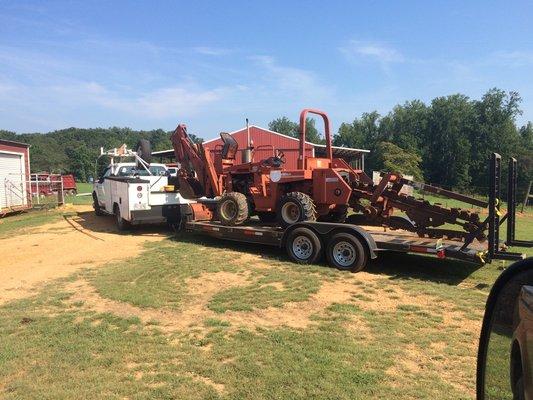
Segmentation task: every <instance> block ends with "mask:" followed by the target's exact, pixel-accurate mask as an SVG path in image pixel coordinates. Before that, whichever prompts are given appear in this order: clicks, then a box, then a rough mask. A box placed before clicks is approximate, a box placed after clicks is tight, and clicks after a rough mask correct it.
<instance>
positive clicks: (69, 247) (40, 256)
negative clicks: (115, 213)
mask: <svg viewBox="0 0 533 400" xmlns="http://www.w3.org/2000/svg"><path fill="white" fill-rule="evenodd" d="M73 210H74V211H76V212H77V215H76V216H73V217H67V219H68V220H62V221H60V222H56V223H52V224H46V225H42V226H39V227H37V228H33V229H31V230H29V232H27V233H24V234H21V235H17V236H12V237H8V238H3V239H2V240H1V244H0V249H1V250H2V254H8V255H9V257H2V258H0V276H2V279H1V280H0V304H2V303H5V302H8V301H11V300H15V299H19V298H22V297H26V296H28V295H31V294H33V293H34V290H35V288H36V287H37V286H39V285H41V284H43V283H47V282H49V281H52V280H54V279H57V278H62V277H66V276H68V275H70V274H72V273H73V272H75V271H76V270H79V269H82V268H95V267H98V266H101V265H103V264H105V263H107V262H109V261H115V260H120V259H125V258H128V257H134V256H136V255H138V254H139V253H140V252H141V251H142V249H143V246H142V244H143V243H144V242H146V241H156V240H162V239H164V238H165V237H166V236H167V235H166V232H165V231H163V230H162V229H161V232H157V231H154V230H146V231H145V230H142V231H136V232H135V234H134V235H119V234H117V233H118V232H117V230H116V228H115V226H114V220H113V218H111V217H96V216H95V215H94V213H93V212H92V208H91V206H74V207H73Z"/></svg>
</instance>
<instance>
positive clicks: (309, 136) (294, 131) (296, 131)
mask: <svg viewBox="0 0 533 400" xmlns="http://www.w3.org/2000/svg"><path fill="white" fill-rule="evenodd" d="M305 125H306V129H305V131H306V132H305V140H306V141H307V142H311V143H317V144H323V143H324V142H325V140H324V138H322V136H321V135H320V133H319V132H318V129H317V128H316V125H315V120H314V118H310V117H308V118H306V123H305ZM268 129H270V130H271V131H274V132H278V133H281V134H283V135H287V136H291V137H294V138H297V139H299V138H300V124H298V123H296V122H292V121H291V120H290V119H288V118H287V117H281V118H276V119H274V120H272V121H270V122H269V123H268Z"/></svg>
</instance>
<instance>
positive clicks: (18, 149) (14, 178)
mask: <svg viewBox="0 0 533 400" xmlns="http://www.w3.org/2000/svg"><path fill="white" fill-rule="evenodd" d="M29 185H30V145H29V144H26V143H21V142H15V141H12V140H4V139H0V215H2V214H6V213H8V212H11V211H19V210H23V209H25V208H29V207H30V206H31V193H30V190H29Z"/></svg>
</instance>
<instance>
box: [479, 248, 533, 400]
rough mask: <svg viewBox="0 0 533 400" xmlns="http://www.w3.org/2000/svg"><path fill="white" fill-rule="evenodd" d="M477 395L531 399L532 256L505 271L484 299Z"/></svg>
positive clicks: (532, 330)
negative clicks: (485, 299)
mask: <svg viewBox="0 0 533 400" xmlns="http://www.w3.org/2000/svg"><path fill="white" fill-rule="evenodd" d="M477 398H478V400H483V399H533V257H531V258H528V259H526V260H522V261H518V262H516V263H515V264H513V265H511V266H510V267H509V268H508V269H507V270H505V271H504V272H503V273H502V274H501V275H500V276H499V277H498V279H497V280H496V282H495V283H494V286H493V287H492V290H491V292H490V294H489V297H488V299H487V305H486V308H485V316H484V318H483V326H482V328H481V337H480V340H479V350H478V359H477Z"/></svg>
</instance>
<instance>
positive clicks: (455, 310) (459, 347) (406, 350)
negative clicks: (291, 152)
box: [0, 211, 533, 399]
mask: <svg viewBox="0 0 533 400" xmlns="http://www.w3.org/2000/svg"><path fill="white" fill-rule="evenodd" d="M48 213H51V214H48ZM48 213H46V212H40V213H31V214H27V215H23V216H18V217H15V218H19V219H17V220H13V221H14V222H12V223H11V224H12V225H11V228H9V229H11V233H17V232H20V229H22V228H21V227H22V226H23V225H25V227H26V229H29V228H28V227H29V225H30V224H32V226H36V224H38V223H43V221H44V220H47V218H61V215H56V214H53V212H52V211H50V212H48ZM59 214H60V213H59ZM26 218H27V219H26ZM33 218H35V219H34V220H32V219H33ZM530 218H531V216H527V217H521V218H520V219H519V230H520V232H519V235H520V236H521V237H524V238H526V237H528V238H531V236H532V234H533V224H531V219H530ZM48 220H49V219H48ZM17 221H18V222H17ZM17 224H18V225H17ZM2 228H5V226H4V224H2V225H0V229H2ZM4 232H5V230H4ZM125 240H126V238H125ZM503 266H504V264H502V263H501V262H494V263H493V264H491V265H486V266H484V267H482V268H479V267H476V266H471V265H468V264H463V263H459V262H451V261H448V262H443V261H442V260H436V259H433V258H427V257H421V256H410V255H398V254H384V255H382V256H380V257H379V258H378V260H377V261H375V262H373V263H372V264H371V265H370V266H369V267H368V268H367V270H366V271H364V272H362V273H358V274H350V273H343V272H340V271H336V270H333V269H329V268H325V267H322V266H297V265H295V264H292V263H290V262H288V261H287V259H286V258H285V257H284V256H282V255H281V254H280V252H278V251H276V250H274V249H265V248H263V247H260V246H243V245H240V244H239V245H237V244H232V243H231V242H229V243H227V242H220V241H216V240H213V239H209V238H204V237H190V236H188V235H180V236H178V237H170V236H169V237H168V239H166V240H163V241H162V242H157V243H150V244H147V245H146V246H145V251H144V252H143V253H142V254H141V255H140V256H139V257H136V258H134V259H129V260H125V261H120V262H115V263H111V264H109V265H107V266H105V267H101V268H99V269H95V270H86V271H82V272H80V273H76V274H74V275H72V276H70V277H69V278H67V279H62V280H59V281H55V282H52V283H49V284H48V285H46V286H44V287H43V288H42V289H41V290H40V292H39V293H38V294H37V295H35V296H33V297H29V298H25V299H22V300H16V301H12V302H10V303H7V304H4V305H3V306H0V397H2V398H5V399H67V398H68V399H72V398H91V399H100V398H101V399H148V398H168V399H171V398H182V399H299V398H301V399H304V398H305V399H309V398H311V399H313V398H315V399H325V398H326V399H327V398H329V399H368V398H383V399H392V398H394V399H413V398H420V399H426V398H436V399H471V398H473V397H474V382H475V380H474V379H475V356H476V348H477V340H478V329H479V324H480V321H481V318H482V315H483V309H484V302H485V299H486V296H487V293H488V290H489V289H490V285H491V284H492V282H493V281H494V280H495V278H496V277H497V276H498V275H499V274H500V273H501V270H502V268H503Z"/></svg>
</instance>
